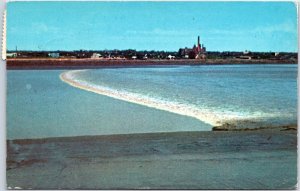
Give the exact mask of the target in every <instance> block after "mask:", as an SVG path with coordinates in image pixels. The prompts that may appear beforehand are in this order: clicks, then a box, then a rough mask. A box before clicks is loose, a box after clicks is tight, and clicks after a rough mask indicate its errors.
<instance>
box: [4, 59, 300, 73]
mask: <svg viewBox="0 0 300 191" xmlns="http://www.w3.org/2000/svg"><path fill="white" fill-rule="evenodd" d="M297 63H298V62H297V61H294V62H293V61H290V60H267V59H251V60H245V59H207V60H196V59H175V60H157V59H156V60H104V59H91V58H88V59H65V58H63V59H47V58H43V59H41V58H30V59H20V58H14V59H7V69H9V70H14V69H16V70H18V69H89V68H105V67H147V66H155V65H158V66H168V65H231V64H297Z"/></svg>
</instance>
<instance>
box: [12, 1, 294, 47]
mask: <svg viewBox="0 0 300 191" xmlns="http://www.w3.org/2000/svg"><path fill="white" fill-rule="evenodd" d="M296 12H297V10H296V5H295V4H294V3H291V2H10V3H8V5H7V49H8V50H14V49H15V48H16V46H17V47H18V49H19V50H79V49H86V50H102V49H129V48H130V49H137V50H166V51H177V50H178V49H179V48H180V47H192V46H193V44H195V43H196V41H197V35H200V38H201V42H202V43H204V45H205V46H206V47H207V50H208V51H244V50H250V51H267V52H269V51H276V52H277V51H278V52H290V51H294V52H296V51H297V50H298V48H297V36H298V35H297V13H296Z"/></svg>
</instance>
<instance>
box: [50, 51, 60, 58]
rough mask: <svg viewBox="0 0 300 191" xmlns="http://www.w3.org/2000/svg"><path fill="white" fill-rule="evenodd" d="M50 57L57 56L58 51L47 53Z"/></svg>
mask: <svg viewBox="0 0 300 191" xmlns="http://www.w3.org/2000/svg"><path fill="white" fill-rule="evenodd" d="M48 56H49V57H50V58H59V53H58V52H51V53H49V54H48Z"/></svg>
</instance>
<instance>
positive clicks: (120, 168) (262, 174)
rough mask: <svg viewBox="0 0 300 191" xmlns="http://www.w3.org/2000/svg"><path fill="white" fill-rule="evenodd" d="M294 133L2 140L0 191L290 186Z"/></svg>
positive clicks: (294, 175)
mask: <svg viewBox="0 0 300 191" xmlns="http://www.w3.org/2000/svg"><path fill="white" fill-rule="evenodd" d="M296 182H297V133H296V131H294V130H291V131H280V130H278V129H276V130H274V129H273V130H260V131H246V132H225V131H223V132H177V133H152V134H131V135H107V136H86V137H69V138H67V137H66V138H47V139H32V140H28V139H27V140H8V141H7V186H8V188H11V189H13V188H23V189H58V188H60V189H118V188H123V189H145V188H152V189H163V188H164V189H166V188H167V189H293V188H295V186H296Z"/></svg>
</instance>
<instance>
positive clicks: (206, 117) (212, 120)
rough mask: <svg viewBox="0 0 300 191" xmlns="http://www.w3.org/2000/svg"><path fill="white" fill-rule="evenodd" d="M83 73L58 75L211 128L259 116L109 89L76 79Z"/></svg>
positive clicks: (83, 87) (72, 81)
mask: <svg viewBox="0 0 300 191" xmlns="http://www.w3.org/2000/svg"><path fill="white" fill-rule="evenodd" d="M84 71H85V70H72V71H67V72H64V73H62V74H61V75H60V79H61V80H62V81H64V82H66V83H68V84H69V85H71V86H74V87H76V88H80V89H83V90H86V91H90V92H94V93H97V94H101V95H105V96H109V97H112V98H115V99H119V100H123V101H127V102H131V103H136V104H140V105H144V106H147V107H151V108H155V109H159V110H164V111H168V112H172V113H176V114H180V115H185V116H189V117H193V118H196V119H198V120H200V121H202V122H205V123H208V124H210V125H212V126H217V125H221V124H222V123H223V122H224V121H227V120H241V119H243V120H244V119H252V118H256V117H258V116H260V115H261V114H257V116H256V115H253V114H252V117H249V115H246V114H245V113H244V114H241V113H238V112H228V111H227V112H217V111H211V110H209V109H207V108H199V107H198V106H197V107H196V106H194V105H189V104H184V103H180V102H175V101H168V100H164V99H161V98H159V99H158V98H153V97H149V96H146V95H143V94H138V93H132V92H128V91H124V90H117V89H113V88H110V87H105V86H100V85H97V84H93V83H90V82H87V81H84V80H81V79H78V77H77V76H78V75H76V74H78V73H80V72H84ZM246 116H247V117H246Z"/></svg>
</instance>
